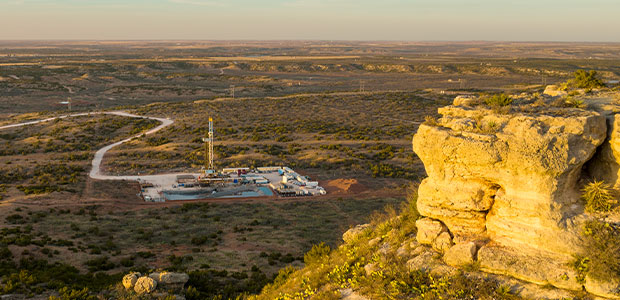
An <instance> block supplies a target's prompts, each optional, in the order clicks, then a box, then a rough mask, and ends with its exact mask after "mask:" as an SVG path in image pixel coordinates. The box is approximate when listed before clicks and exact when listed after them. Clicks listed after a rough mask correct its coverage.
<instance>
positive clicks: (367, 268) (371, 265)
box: [364, 263, 377, 276]
mask: <svg viewBox="0 0 620 300" xmlns="http://www.w3.org/2000/svg"><path fill="white" fill-rule="evenodd" d="M364 271H365V272H366V276H370V274H372V273H373V272H375V271H377V263H369V264H366V265H365V266H364Z"/></svg>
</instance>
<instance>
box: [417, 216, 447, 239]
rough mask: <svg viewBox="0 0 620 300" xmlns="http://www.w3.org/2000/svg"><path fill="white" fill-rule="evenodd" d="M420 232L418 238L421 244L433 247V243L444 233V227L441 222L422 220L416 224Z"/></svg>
mask: <svg viewBox="0 0 620 300" xmlns="http://www.w3.org/2000/svg"><path fill="white" fill-rule="evenodd" d="M415 225H416V227H417V228H418V232H417V234H416V238H417V240H418V242H420V243H421V244H427V245H431V244H432V243H433V241H435V239H436V238H437V237H438V236H439V235H440V234H441V233H442V232H443V231H444V226H443V225H442V224H441V222H439V221H436V220H433V219H429V218H422V219H419V220H417V221H416V222H415Z"/></svg>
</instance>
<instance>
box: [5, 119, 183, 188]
mask: <svg viewBox="0 0 620 300" xmlns="http://www.w3.org/2000/svg"><path fill="white" fill-rule="evenodd" d="M102 114H105V115H116V116H123V117H129V118H142V119H151V120H157V121H159V122H161V124H160V125H159V126H157V127H155V128H153V129H151V130H149V131H147V132H143V133H140V134H138V135H136V136H132V137H130V138H126V139H124V140H122V141H119V142H116V143H114V144H111V145H107V146H105V147H103V148H101V149H99V150H97V152H95V157H94V158H93V161H92V168H91V170H90V174H89V176H90V178H93V179H100V180H138V178H145V179H146V178H147V177H156V176H158V175H151V176H141V177H140V176H111V175H103V174H101V162H102V161H103V156H104V155H105V154H106V152H108V150H110V149H112V148H114V147H116V146H118V145H120V144H123V143H126V142H128V141H130V140H131V139H133V138H136V137H140V136H142V135H149V134H152V133H155V132H157V131H160V130H161V129H163V128H165V127H167V126H170V125H171V124H173V123H174V121H173V120H170V119H164V118H157V117H146V116H138V115H134V114H130V113H127V112H124V111H111V112H91V113H78V114H71V115H63V116H58V117H53V118H47V119H42V120H36V121H30V122H24V123H17V124H10V125H4V126H0V130H1V129H8V128H15V127H23V126H28V125H34V124H39V123H43V122H49V121H53V120H56V119H65V118H69V117H80V116H90V115H102Z"/></svg>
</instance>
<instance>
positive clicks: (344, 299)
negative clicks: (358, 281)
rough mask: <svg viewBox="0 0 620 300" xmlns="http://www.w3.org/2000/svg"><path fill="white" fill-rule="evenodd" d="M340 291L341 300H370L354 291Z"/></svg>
mask: <svg viewBox="0 0 620 300" xmlns="http://www.w3.org/2000/svg"><path fill="white" fill-rule="evenodd" d="M339 291H340V299H341V300H368V298H366V297H364V296H362V295H360V294H358V293H357V292H355V291H353V290H352V289H341V290H339Z"/></svg>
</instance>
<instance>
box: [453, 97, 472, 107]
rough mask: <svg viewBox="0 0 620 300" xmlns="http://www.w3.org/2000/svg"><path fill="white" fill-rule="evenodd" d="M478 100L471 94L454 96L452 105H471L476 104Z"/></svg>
mask: <svg viewBox="0 0 620 300" xmlns="http://www.w3.org/2000/svg"><path fill="white" fill-rule="evenodd" d="M477 102H478V100H477V99H476V98H475V97H473V96H456V97H455V98H454V101H453V102H452V105H454V106H472V105H475V104H477Z"/></svg>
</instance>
